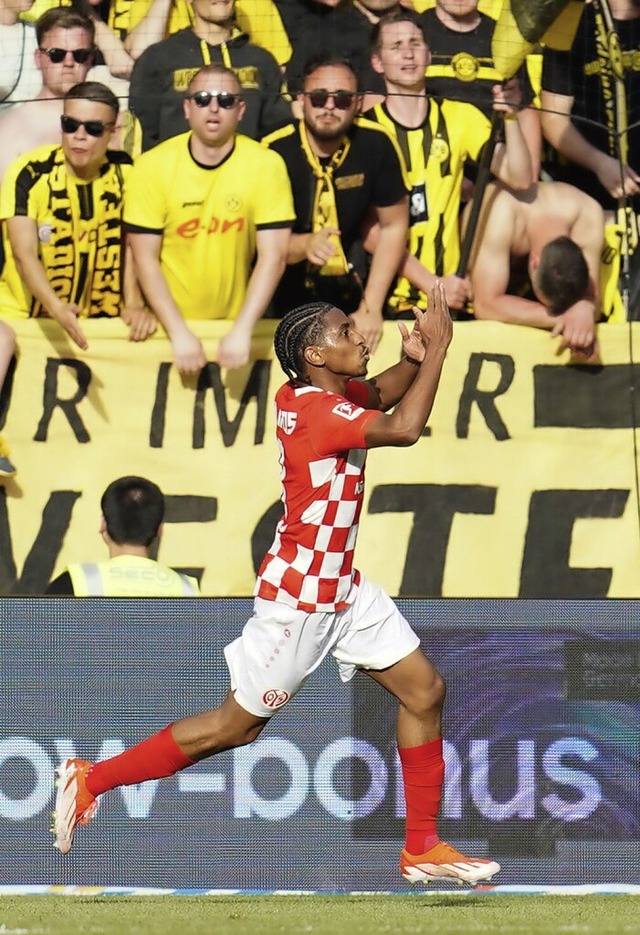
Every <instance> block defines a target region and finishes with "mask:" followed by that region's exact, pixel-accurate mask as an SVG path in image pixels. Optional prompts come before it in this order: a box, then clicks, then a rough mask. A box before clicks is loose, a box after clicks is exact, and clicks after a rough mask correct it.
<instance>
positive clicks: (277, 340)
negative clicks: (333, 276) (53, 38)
mask: <svg viewBox="0 0 640 935" xmlns="http://www.w3.org/2000/svg"><path fill="white" fill-rule="evenodd" d="M332 308H333V305H329V304H328V303H327V302H309V303H307V305H299V306H298V307H297V308H294V309H292V310H291V311H290V312H287V314H286V315H285V316H284V318H283V319H282V320H281V321H280V322H279V323H278V327H277V328H276V331H275V334H274V336H273V346H274V348H275V352H276V356H277V358H278V360H279V361H280V366H281V367H282V369H283V370H284V372H285V373H286V375H287V376H288V378H289V379H290V380H294V381H295V380H297V381H301V382H302V383H308V382H309V378H308V376H307V375H306V374H305V361H304V350H305V348H306V347H309V345H310V344H313V343H314V342H315V341H317V339H318V338H319V337H320V334H321V333H322V328H323V322H324V317H325V315H326V314H327V312H330V311H331V309H332Z"/></svg>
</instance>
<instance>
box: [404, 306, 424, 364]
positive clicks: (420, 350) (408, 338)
mask: <svg viewBox="0 0 640 935" xmlns="http://www.w3.org/2000/svg"><path fill="white" fill-rule="evenodd" d="M412 312H413V316H414V318H415V321H414V323H413V328H412V329H411V331H409V329H408V328H407V326H406V324H405V323H404V322H403V321H399V322H398V331H399V332H400V335H401V337H402V351H403V353H404V354H405V356H406V357H408V358H409V360H414V361H415V362H416V363H417V364H419V363H420V362H421V361H423V360H424V354H425V345H424V341H423V340H422V335H421V333H420V317H421V316H422V315H423V314H424V313H423V312H422V311H421V310H420V309H419V308H418V307H417V306H416V305H414V306H413V308H412Z"/></svg>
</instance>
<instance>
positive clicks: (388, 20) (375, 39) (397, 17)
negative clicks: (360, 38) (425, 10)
mask: <svg viewBox="0 0 640 935" xmlns="http://www.w3.org/2000/svg"><path fill="white" fill-rule="evenodd" d="M394 23H413V25H414V26H417V27H418V29H419V30H420V33H421V34H422V38H423V39H424V41H425V44H426V45H429V43H428V42H427V37H426V35H425V31H424V26H423V25H422V21H421V20H420V18H419V16H418V15H417V13H414V12H413V10H403V9H399V10H392V11H391V12H390V13H385V14H384V15H383V16H381V17H380V19H379V20H378V22H377V23H376V24H375V26H373V27H372V29H371V35H370V37H369V48H370V49H371V53H372V54H373V55H380V51H381V49H382V30H383V29H384V27H385V26H392V25H393V24H394Z"/></svg>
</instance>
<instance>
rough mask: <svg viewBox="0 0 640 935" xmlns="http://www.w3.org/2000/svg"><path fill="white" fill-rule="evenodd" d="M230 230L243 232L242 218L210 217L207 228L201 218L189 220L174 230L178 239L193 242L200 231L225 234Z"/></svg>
mask: <svg viewBox="0 0 640 935" xmlns="http://www.w3.org/2000/svg"><path fill="white" fill-rule="evenodd" d="M230 230H236V231H237V232H238V233H240V232H241V231H243V230H244V218H233V219H231V218H217V217H212V218H211V220H210V221H209V226H208V227H207V226H206V225H205V224H203V223H202V218H190V219H189V220H188V221H184V222H183V223H182V224H180V226H179V227H178V228H176V234H177V235H178V237H184V238H185V240H193V238H194V237H197V236H198V234H199V233H200V232H201V231H204V233H205V234H226V233H227V231H230Z"/></svg>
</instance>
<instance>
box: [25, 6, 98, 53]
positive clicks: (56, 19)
mask: <svg viewBox="0 0 640 935" xmlns="http://www.w3.org/2000/svg"><path fill="white" fill-rule="evenodd" d="M52 29H84V30H85V31H86V32H87V33H88V34H89V39H90V40H91V45H95V41H96V27H95V25H94V22H93V20H92V19H90V18H89V17H88V16H83V15H82V14H81V13H78V12H76V10H71V9H69V7H63V6H59V7H54V8H53V9H52V10H47V12H46V13H43V14H42V16H40V17H39V18H38V19H37V21H36V41H37V43H38V46H39V47H40V46H41V45H42V40H43V39H44V37H45V36H46V34H47V33H48V32H50V31H51V30H52Z"/></svg>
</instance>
